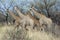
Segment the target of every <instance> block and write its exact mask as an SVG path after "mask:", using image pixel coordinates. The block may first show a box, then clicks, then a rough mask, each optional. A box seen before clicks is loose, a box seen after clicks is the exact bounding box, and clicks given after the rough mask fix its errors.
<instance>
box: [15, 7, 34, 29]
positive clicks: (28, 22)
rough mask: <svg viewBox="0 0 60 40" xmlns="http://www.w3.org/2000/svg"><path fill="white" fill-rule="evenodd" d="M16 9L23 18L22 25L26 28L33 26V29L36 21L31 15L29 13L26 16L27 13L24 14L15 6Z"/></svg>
mask: <svg viewBox="0 0 60 40" xmlns="http://www.w3.org/2000/svg"><path fill="white" fill-rule="evenodd" d="M14 9H15V10H16V12H17V13H18V15H19V17H21V19H22V20H21V23H22V26H23V27H24V28H26V26H31V29H33V26H34V21H33V20H32V19H31V18H30V17H29V15H27V16H26V15H24V14H22V13H21V12H20V10H19V9H18V8H17V7H14Z"/></svg>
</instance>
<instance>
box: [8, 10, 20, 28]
mask: <svg viewBox="0 0 60 40" xmlns="http://www.w3.org/2000/svg"><path fill="white" fill-rule="evenodd" d="M8 13H9V14H10V15H11V16H12V17H13V18H14V21H15V25H16V26H17V27H18V26H19V25H20V20H21V19H20V17H18V16H16V15H15V14H14V13H13V12H12V11H11V10H8Z"/></svg>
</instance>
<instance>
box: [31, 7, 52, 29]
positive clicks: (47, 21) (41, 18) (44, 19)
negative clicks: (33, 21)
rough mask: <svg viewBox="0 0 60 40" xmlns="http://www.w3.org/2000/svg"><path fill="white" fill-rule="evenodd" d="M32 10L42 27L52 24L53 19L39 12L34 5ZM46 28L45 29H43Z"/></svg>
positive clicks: (48, 26)
mask: <svg viewBox="0 0 60 40" xmlns="http://www.w3.org/2000/svg"><path fill="white" fill-rule="evenodd" d="M31 11H33V12H34V15H35V16H36V17H38V18H39V23H40V27H41V28H42V29H43V27H42V26H44V25H45V27H47V28H48V29H49V28H50V27H51V26H52V20H51V19H50V18H47V17H46V16H45V15H43V14H41V13H38V12H37V11H36V10H35V9H34V7H32V8H31ZM43 30H44V29H43Z"/></svg>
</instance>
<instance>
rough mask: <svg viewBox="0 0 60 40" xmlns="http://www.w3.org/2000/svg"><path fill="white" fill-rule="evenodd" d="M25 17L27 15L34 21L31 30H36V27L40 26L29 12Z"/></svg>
mask: <svg viewBox="0 0 60 40" xmlns="http://www.w3.org/2000/svg"><path fill="white" fill-rule="evenodd" d="M27 15H29V16H30V18H31V19H32V20H33V21H34V27H33V29H34V28H35V27H36V28H37V27H39V26H40V24H39V20H37V19H36V18H35V17H34V16H32V14H31V11H28V12H27Z"/></svg>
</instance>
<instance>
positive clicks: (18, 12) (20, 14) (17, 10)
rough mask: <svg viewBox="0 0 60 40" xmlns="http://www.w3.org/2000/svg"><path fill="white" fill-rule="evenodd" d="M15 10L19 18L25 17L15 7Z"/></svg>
mask: <svg viewBox="0 0 60 40" xmlns="http://www.w3.org/2000/svg"><path fill="white" fill-rule="evenodd" d="M15 10H16V11H17V13H18V15H19V16H20V17H21V18H24V17H25V15H23V14H22V13H21V12H20V10H19V9H18V8H17V7H16V8H15Z"/></svg>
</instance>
